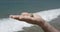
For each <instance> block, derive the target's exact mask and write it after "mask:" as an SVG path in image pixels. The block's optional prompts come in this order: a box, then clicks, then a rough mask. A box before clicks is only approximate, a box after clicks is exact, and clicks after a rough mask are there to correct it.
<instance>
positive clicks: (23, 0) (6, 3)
mask: <svg viewBox="0 0 60 32" xmlns="http://www.w3.org/2000/svg"><path fill="white" fill-rule="evenodd" d="M58 8H60V0H0V18H6V17H8V16H9V15H10V14H20V13H22V12H31V13H33V12H39V11H44V10H50V9H58ZM59 19H60V16H59V17H58V18H57V19H54V20H52V21H51V22H50V23H51V25H53V26H54V27H56V28H58V29H59V30H60V20H59ZM39 28H40V27H38V26H33V27H27V28H26V27H25V28H24V29H25V30H24V31H18V32H29V31H30V32H43V30H42V29H41V28H40V29H39Z"/></svg>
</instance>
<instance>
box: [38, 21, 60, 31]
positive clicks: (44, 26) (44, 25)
mask: <svg viewBox="0 0 60 32" xmlns="http://www.w3.org/2000/svg"><path fill="white" fill-rule="evenodd" d="M37 24H38V25H39V26H40V27H41V28H42V29H43V30H44V31H45V32H59V31H58V30H57V29H55V28H54V27H53V26H51V25H50V24H49V23H47V22H46V21H44V22H43V21H42V22H41V24H40V22H39V23H37Z"/></svg>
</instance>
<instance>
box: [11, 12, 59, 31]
mask: <svg viewBox="0 0 60 32" xmlns="http://www.w3.org/2000/svg"><path fill="white" fill-rule="evenodd" d="M10 18H13V19H17V20H20V21H25V22H27V23H31V24H36V25H39V26H40V27H41V28H42V29H43V30H44V32H59V31H58V30H57V29H55V28H54V27H53V26H51V25H50V24H49V23H48V22H47V21H45V20H44V19H42V17H41V16H39V15H36V14H33V15H32V14H31V13H27V12H23V13H21V15H10Z"/></svg>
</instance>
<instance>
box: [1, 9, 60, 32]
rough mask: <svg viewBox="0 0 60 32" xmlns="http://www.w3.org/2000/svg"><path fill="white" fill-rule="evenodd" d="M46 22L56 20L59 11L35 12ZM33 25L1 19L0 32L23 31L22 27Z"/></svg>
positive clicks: (59, 13)
mask: <svg viewBox="0 0 60 32" xmlns="http://www.w3.org/2000/svg"><path fill="white" fill-rule="evenodd" d="M35 14H38V15H40V16H41V17H42V18H43V19H44V20H46V21H47V22H49V21H51V20H53V19H55V18H57V17H58V16H59V15H60V9H52V10H47V11H41V12H36V13H35ZM32 26H34V25H32V24H29V23H26V22H24V21H18V20H15V19H12V18H3V19H1V20H0V32H15V31H24V30H23V27H32Z"/></svg>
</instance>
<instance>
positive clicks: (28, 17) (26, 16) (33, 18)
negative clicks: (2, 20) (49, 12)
mask: <svg viewBox="0 0 60 32" xmlns="http://www.w3.org/2000/svg"><path fill="white" fill-rule="evenodd" d="M10 18H13V19H17V20H20V21H25V22H28V23H31V24H38V23H40V22H42V21H43V19H42V18H41V16H39V15H36V14H31V13H27V12H24V13H22V14H21V15H10ZM40 24H41V23H40Z"/></svg>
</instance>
